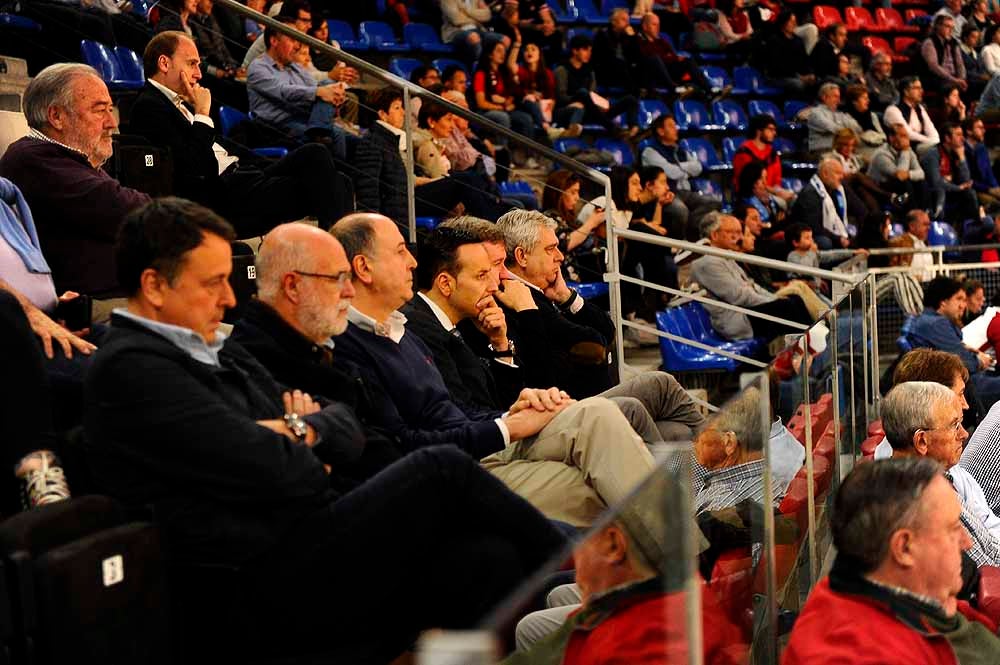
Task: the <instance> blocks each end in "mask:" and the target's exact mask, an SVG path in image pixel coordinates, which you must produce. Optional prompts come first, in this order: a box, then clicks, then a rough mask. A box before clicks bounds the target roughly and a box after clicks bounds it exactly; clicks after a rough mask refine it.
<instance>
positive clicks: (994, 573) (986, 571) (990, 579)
mask: <svg viewBox="0 0 1000 665" xmlns="http://www.w3.org/2000/svg"><path fill="white" fill-rule="evenodd" d="M979 575H980V577H979V611H980V612H982V613H983V614H985V615H986V616H988V617H989V618H991V619H993V621H997V622H1000V568H997V567H995V566H981V567H980V568H979Z"/></svg>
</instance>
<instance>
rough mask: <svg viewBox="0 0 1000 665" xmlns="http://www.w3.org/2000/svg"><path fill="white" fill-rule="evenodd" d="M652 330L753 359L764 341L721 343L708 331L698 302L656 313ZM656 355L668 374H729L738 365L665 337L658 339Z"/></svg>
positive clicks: (706, 320)
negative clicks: (717, 371) (654, 325)
mask: <svg viewBox="0 0 1000 665" xmlns="http://www.w3.org/2000/svg"><path fill="white" fill-rule="evenodd" d="M656 327H657V329H659V330H662V331H663V332H666V333H670V334H671V335H675V336H677V337H681V338H684V339H690V340H694V341H696V342H701V343H702V344H707V345H709V346H711V347H713V348H716V349H721V350H723V351H727V352H729V353H735V354H739V355H743V356H753V355H754V354H755V353H757V352H758V351H759V350H760V348H761V346H762V345H763V344H764V340H761V339H746V340H739V341H728V340H725V339H722V338H721V337H720V336H719V334H718V333H717V332H715V329H713V328H712V323H711V320H710V318H709V315H708V311H707V310H706V309H705V308H704V306H702V304H701V303H698V302H689V303H686V304H684V305H681V306H680V307H671V308H669V309H666V310H663V311H660V312H657V313H656ZM660 353H661V355H662V357H663V368H664V369H665V370H666V371H668V372H670V371H674V372H683V371H691V370H695V371H705V370H720V371H730V372H731V371H733V370H735V369H736V368H737V366H738V365H739V363H738V362H737V361H736V360H733V359H732V358H728V357H726V356H723V355H719V354H717V353H712V352H710V351H706V350H704V349H701V348H698V347H695V346H692V345H690V344H684V343H683V342H679V341H676V340H672V339H667V338H665V337H661V338H660Z"/></svg>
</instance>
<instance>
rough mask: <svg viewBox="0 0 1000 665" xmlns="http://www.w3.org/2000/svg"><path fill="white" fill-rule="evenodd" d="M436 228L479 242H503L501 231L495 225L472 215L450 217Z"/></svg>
mask: <svg viewBox="0 0 1000 665" xmlns="http://www.w3.org/2000/svg"><path fill="white" fill-rule="evenodd" d="M438 228H442V229H454V230H455V231H459V232H461V233H464V234H465V235H467V236H469V237H470V238H475V239H477V240H478V241H479V242H504V234H503V231H501V230H500V229H498V228H497V225H496V224H494V223H493V222H491V221H489V220H486V219H481V218H479V217H473V216H472V215H461V216H459V217H452V218H451V219H448V220H445V221H444V222H442V223H441V224H440V225H439V227H438Z"/></svg>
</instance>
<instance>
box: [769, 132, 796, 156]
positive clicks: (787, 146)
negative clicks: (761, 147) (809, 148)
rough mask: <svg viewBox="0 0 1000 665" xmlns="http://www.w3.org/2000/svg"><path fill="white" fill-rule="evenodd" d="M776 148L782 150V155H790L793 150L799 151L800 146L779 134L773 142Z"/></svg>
mask: <svg viewBox="0 0 1000 665" xmlns="http://www.w3.org/2000/svg"><path fill="white" fill-rule="evenodd" d="M771 145H772V146H773V148H774V149H775V150H777V151H778V152H780V153H781V154H782V155H790V154H792V153H793V152H798V148H796V147H795V144H794V143H792V142H791V141H790V140H789V139H786V138H785V137H783V136H779V137H778V138H776V139H774V143H772V144H771Z"/></svg>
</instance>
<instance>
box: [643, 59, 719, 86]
mask: <svg viewBox="0 0 1000 665" xmlns="http://www.w3.org/2000/svg"><path fill="white" fill-rule="evenodd" d="M642 66H643V70H644V71H645V72H646V76H647V78H646V79H645V80H646V81H649V82H651V83H652V84H653V85H654V86H655V87H657V88H669V89H670V90H671V91H673V89H674V88H676V87H677V86H679V85H690V86H693V87H695V88H698V89H699V90H701V91H702V92H706V93H707V92H709V91H711V89H712V84H711V83H709V81H708V79H706V78H705V75H704V74H703V73H702V71H701V69H699V68H698V67H697V66H696V65H695V64H694V62H693V61H692V60H691V59H689V58H685V59H683V60H676V61H674V62H669V63H668V62H666V61H665V60H663V58H660V57H659V56H650V57H647V58H644V59H643V62H642ZM685 75H687V76H688V81H684V76H685Z"/></svg>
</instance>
